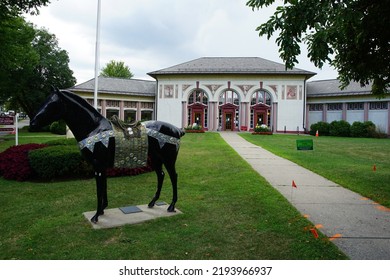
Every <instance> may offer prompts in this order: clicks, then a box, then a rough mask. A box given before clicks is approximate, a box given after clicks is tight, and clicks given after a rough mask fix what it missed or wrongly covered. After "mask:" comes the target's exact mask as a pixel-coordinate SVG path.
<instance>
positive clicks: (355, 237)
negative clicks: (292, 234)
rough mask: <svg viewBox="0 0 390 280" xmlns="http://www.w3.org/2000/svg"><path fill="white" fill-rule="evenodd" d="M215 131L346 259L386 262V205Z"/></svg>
mask: <svg viewBox="0 0 390 280" xmlns="http://www.w3.org/2000/svg"><path fill="white" fill-rule="evenodd" d="M220 135H221V136H222V138H223V139H224V140H225V141H226V142H227V143H228V144H229V145H230V146H232V148H233V149H234V150H236V151H237V153H238V154H239V155H240V156H241V157H242V158H244V159H245V160H246V161H247V162H248V163H249V164H250V165H251V166H252V167H253V168H254V169H255V170H256V171H257V172H258V173H259V174H260V175H261V176H263V177H264V178H265V179H266V180H267V181H268V182H269V183H270V184H271V185H272V186H273V187H274V188H275V189H277V190H278V191H279V192H280V193H281V194H282V195H283V196H284V197H285V198H286V199H287V200H288V201H289V202H290V203H291V204H292V205H293V206H294V207H295V208H296V209H298V211H299V212H301V213H302V215H305V216H306V217H307V218H308V219H309V220H310V221H311V222H312V223H313V224H314V225H317V229H318V230H320V231H321V232H322V233H323V234H325V235H326V236H328V237H329V238H330V239H331V240H333V242H334V243H335V244H336V245H337V246H338V247H339V248H340V250H342V251H343V252H344V253H345V254H346V255H348V256H349V257H350V258H351V259H354V260H390V209H389V208H386V207H383V206H381V205H378V204H377V203H375V202H374V201H372V200H369V199H367V198H365V197H362V196H360V195H359V194H356V193H354V192H352V191H349V190H347V189H345V188H343V187H341V186H339V185H337V184H336V183H334V182H332V181H329V180H327V179H325V178H324V177H321V176H319V175H317V174H315V173H313V172H311V171H309V170H307V169H305V168H303V167H301V166H299V165H297V164H295V163H293V162H291V161H288V160H286V159H283V158H281V157H278V156H276V155H274V154H272V153H270V152H268V151H266V150H265V149H263V148H261V147H258V146H256V145H254V144H251V143H249V142H248V141H246V140H244V139H243V138H242V137H240V136H239V135H238V134H237V133H234V132H221V133H220ZM302 152H305V151H302ZM292 181H294V182H295V184H296V185H297V188H293V187H292Z"/></svg>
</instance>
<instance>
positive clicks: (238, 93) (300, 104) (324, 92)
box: [69, 57, 390, 134]
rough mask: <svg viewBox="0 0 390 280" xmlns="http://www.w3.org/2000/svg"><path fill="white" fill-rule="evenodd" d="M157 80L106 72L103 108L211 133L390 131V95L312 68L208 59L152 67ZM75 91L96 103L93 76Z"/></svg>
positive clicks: (102, 81)
mask: <svg viewBox="0 0 390 280" xmlns="http://www.w3.org/2000/svg"><path fill="white" fill-rule="evenodd" d="M148 74H149V75H150V76H151V77H153V78H154V79H155V81H148V80H137V79H118V78H106V77H99V83H98V85H99V89H98V110H99V111H100V112H101V113H102V115H103V116H105V117H107V118H110V117H111V116H112V115H118V116H119V117H120V119H122V120H125V121H126V122H131V121H135V120H136V121H144V120H151V119H158V120H161V121H166V122H169V123H172V124H174V125H176V126H177V127H188V126H190V125H193V124H197V125H200V126H202V128H203V129H204V130H208V131H252V130H254V128H255V127H256V125H266V126H268V127H269V128H270V130H271V131H273V132H282V133H284V132H285V133H296V132H299V133H304V132H307V131H308V130H309V129H310V126H311V124H313V123H316V122H319V121H325V122H328V123H330V122H332V121H334V120H345V121H347V122H349V123H350V124H352V123H353V122H354V121H361V122H364V121H372V122H373V123H375V125H376V127H377V129H378V130H379V131H381V132H384V133H387V134H389V133H390V96H386V97H385V98H382V99H380V100H379V99H377V98H376V97H374V96H372V94H371V90H370V89H371V86H370V85H368V86H367V87H363V88H362V87H360V85H359V84H358V83H351V84H350V85H349V86H348V87H346V88H345V89H343V90H341V89H340V83H339V81H338V80H323V81H308V79H310V78H311V77H313V76H314V75H315V73H313V72H309V71H305V70H301V69H297V68H293V69H290V70H286V69H285V66H284V65H283V64H280V63H276V62H272V61H269V60H265V59H262V58H253V57H238V58H234V57H231V58H226V57H212V58H210V57H205V58H199V59H195V60H192V61H189V62H185V63H182V64H179V65H176V66H172V67H169V68H165V69H162V70H157V71H154V72H151V73H148ZM69 90H71V91H73V92H75V93H76V94H79V95H80V96H82V97H84V98H85V99H87V101H88V102H90V104H93V98H94V96H93V94H94V79H92V80H89V81H87V82H85V83H82V84H79V85H76V86H74V87H72V88H70V89H69Z"/></svg>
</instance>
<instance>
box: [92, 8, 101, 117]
mask: <svg viewBox="0 0 390 280" xmlns="http://www.w3.org/2000/svg"><path fill="white" fill-rule="evenodd" d="M99 55H100V0H98V8H97V23H96V48H95V89H94V95H93V107H94V108H95V109H96V110H97V108H98V102H97V100H98V97H97V95H98V86H99V81H98V76H99Z"/></svg>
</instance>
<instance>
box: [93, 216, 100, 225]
mask: <svg viewBox="0 0 390 280" xmlns="http://www.w3.org/2000/svg"><path fill="white" fill-rule="evenodd" d="M98 221H99V218H98V216H97V215H95V216H93V217H92V218H91V222H92V223H94V224H97V222H98Z"/></svg>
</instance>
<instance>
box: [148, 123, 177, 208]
mask: <svg viewBox="0 0 390 280" xmlns="http://www.w3.org/2000/svg"><path fill="white" fill-rule="evenodd" d="M145 125H146V127H147V128H151V129H153V130H154V131H155V133H152V136H150V135H149V138H148V139H149V140H148V141H149V156H150V158H151V160H152V167H153V169H154V170H155V172H156V175H157V190H156V193H155V195H154V197H153V199H152V200H151V201H150V202H149V204H148V206H149V207H150V208H152V207H153V206H154V205H155V203H156V201H157V200H158V199H159V198H160V194H161V189H162V185H163V182H164V177H165V173H164V171H163V168H162V166H163V165H164V166H165V168H166V170H167V172H168V175H169V177H170V180H171V184H172V201H171V203H170V205H169V207H168V209H167V210H168V212H175V204H176V202H177V199H178V196H177V173H176V167H175V165H176V159H177V156H178V153H179V143H180V140H179V139H180V138H181V137H182V136H183V135H184V132H183V131H182V130H180V129H178V128H177V127H174V126H173V125H171V124H168V123H163V122H159V121H154V122H149V123H145ZM165 141H167V142H165Z"/></svg>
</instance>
